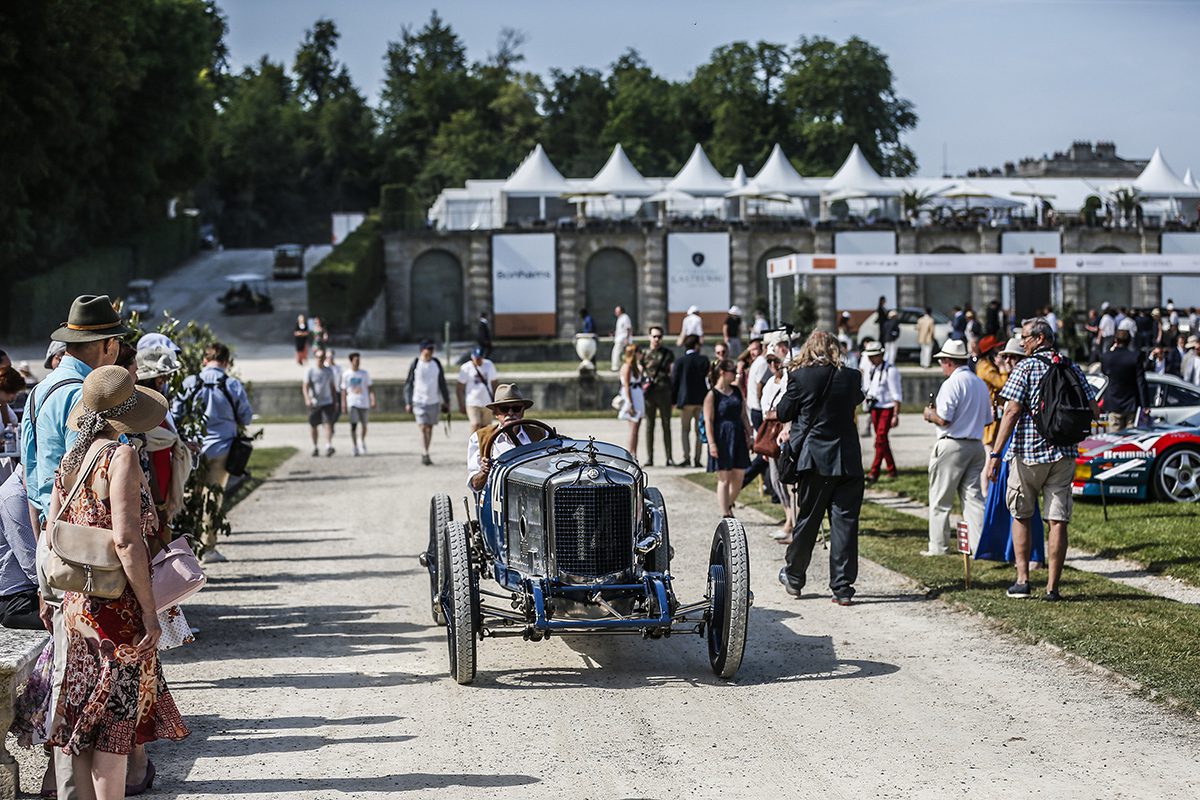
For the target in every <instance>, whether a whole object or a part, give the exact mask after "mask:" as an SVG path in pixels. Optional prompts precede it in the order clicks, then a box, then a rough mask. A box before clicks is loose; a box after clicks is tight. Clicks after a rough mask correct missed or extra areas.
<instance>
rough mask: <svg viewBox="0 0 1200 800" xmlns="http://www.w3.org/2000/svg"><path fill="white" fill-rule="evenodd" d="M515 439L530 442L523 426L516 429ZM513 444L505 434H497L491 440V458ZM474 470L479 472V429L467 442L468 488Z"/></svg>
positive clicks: (510, 448) (506, 450) (524, 442)
mask: <svg viewBox="0 0 1200 800" xmlns="http://www.w3.org/2000/svg"><path fill="white" fill-rule="evenodd" d="M517 441H519V442H520V443H521V444H529V443H530V441H531V440H530V438H529V434H527V433H526V432H525V428H524V427H522V428H521V429H520V430H519V431H517ZM515 446H516V445H514V444H513V443H512V440H511V439H509V438H508V437H507V436H497V437H496V438H495V439H493V440H492V459H493V460H494V459H495V458H496V456H498V455H500V454H501V453H505V452H508V451H509V450H512V449H513V447H515ZM476 472H479V431H475V432H474V433H472V434H471V439H470V440H469V441H468V442H467V488H468V489H471V488H472V487H471V476H472V475H474V474H475V473H476Z"/></svg>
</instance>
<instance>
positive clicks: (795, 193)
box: [729, 143, 821, 197]
mask: <svg viewBox="0 0 1200 800" xmlns="http://www.w3.org/2000/svg"><path fill="white" fill-rule="evenodd" d="M771 194H783V195H788V196H789V197H817V196H818V195H820V194H821V191H820V189H818V188H817V187H816V186H814V185H813V184H810V183H809V182H808V181H806V180H804V178H802V177H800V173H799V172H797V171H796V168H795V167H793V166H792V162H791V161H788V157H787V156H786V155H784V154H783V148H782V147H780V146H779V144H778V143H776V144H775V146H774V147H772V148H771V155H769V156H767V160H766V162H764V163H763V165H762V169H760V170H759V171H758V174H757V175H755V176H754V179H753V180H751V181H750V183H748V184H747V185H746V186H744V187H742V188H740V189H735V190H734V191H732V192H730V193H729V196H730V197H762V196H765V195H771Z"/></svg>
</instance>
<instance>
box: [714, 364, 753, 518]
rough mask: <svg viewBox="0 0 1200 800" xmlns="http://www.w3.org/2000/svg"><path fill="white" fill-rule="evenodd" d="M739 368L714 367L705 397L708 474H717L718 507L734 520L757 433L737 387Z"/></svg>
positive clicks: (728, 365) (730, 365) (729, 366)
mask: <svg viewBox="0 0 1200 800" xmlns="http://www.w3.org/2000/svg"><path fill="white" fill-rule="evenodd" d="M736 376H737V368H736V367H735V366H734V364H733V362H732V361H730V360H729V359H728V358H724V359H721V360H720V361H718V362H717V363H716V365H715V366H714V367H713V379H712V384H713V386H712V389H710V390H709V392H708V394H707V395H705V397H704V430H705V431H706V432H707V435H708V471H709V472H715V473H717V507H718V508H720V510H721V516H723V517H732V516H733V503H734V501H735V500H737V496H738V492H740V491H741V490H742V474H743V472H744V471H745V469H746V468H747V467H749V466H750V442H751V441H752V439H753V437H754V429H753V428H751V427H750V418H749V417H748V416H747V415H746V404H745V403H744V402H742V393H741V392H740V391H738V388H737V386H735V385H734V379H735V377H736Z"/></svg>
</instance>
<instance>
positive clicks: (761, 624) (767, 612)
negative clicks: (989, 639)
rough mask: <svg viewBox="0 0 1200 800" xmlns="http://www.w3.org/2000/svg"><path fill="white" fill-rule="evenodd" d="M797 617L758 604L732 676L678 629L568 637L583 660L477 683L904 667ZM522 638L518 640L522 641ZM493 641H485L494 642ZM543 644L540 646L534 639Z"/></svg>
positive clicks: (804, 677)
mask: <svg viewBox="0 0 1200 800" xmlns="http://www.w3.org/2000/svg"><path fill="white" fill-rule="evenodd" d="M795 619H796V615H795V614H792V613H789V612H785V611H781V610H779V609H773V608H756V609H754V610H753V611H752V612H751V615H750V631H749V635H748V638H747V643H746V653H745V656H744V658H743V660H742V668H741V670H739V671H738V674H737V676H736V677H735V678H734V679H733V680H732V681H728V682H727V681H723V680H721V679H720V678H717V677H716V676H715V675H713V673H712V671H711V670H710V669H709V665H708V650H707V644H706V642H705V640H704V639H702V638H700V637H698V636H692V635H688V634H674V635H672V636H671V637H670V638H669V639H661V640H658V641H651V640H642V639H639V638H636V637H629V636H575V637H568V636H562V637H558V638H561V639H562V641H563V642H564V643H565V644H566V645H567V646H568V647H570V648H571V649H572V650H574V651H575V652H576V653H578V654H579V655H580V657H581V659H582V661H583V666H581V667H578V668H570V667H555V668H550V669H530V670H506V671H491V672H485V671H480V672H479V673H478V675H477V678H476V685H477V686H479V685H483V686H488V687H491V688H497V689H580V688H587V687H596V688H604V689H641V688H645V687H648V686H665V685H680V684H686V685H691V686H725V685H731V686H760V685H764V684H771V683H788V682H798V681H817V680H835V679H843V678H876V677H881V676H885V675H891V674H893V673H895V672H898V671H899V670H900V667H899V666H897V665H895V664H889V663H887V662H884V661H868V660H863V659H844V658H839V657H838V655H837V653H836V652H835V650H834V646H833V638H832V637H831V636H806V635H803V634H799V633H796V632H795V631H793V630H792V629H791V628H789V627H788V626H787V625H785V624H783V623H784V622H785V621H788V620H795ZM514 641H515V640H514ZM488 644H489V643H488V642H485V643H484V646H485V647H486V646H487V645H488ZM526 646H529V647H537V645H535V644H531V645H526Z"/></svg>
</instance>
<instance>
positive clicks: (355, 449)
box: [354, 447, 358, 455]
mask: <svg viewBox="0 0 1200 800" xmlns="http://www.w3.org/2000/svg"><path fill="white" fill-rule="evenodd" d="M354 455H358V448H357V447H356V448H354Z"/></svg>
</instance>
